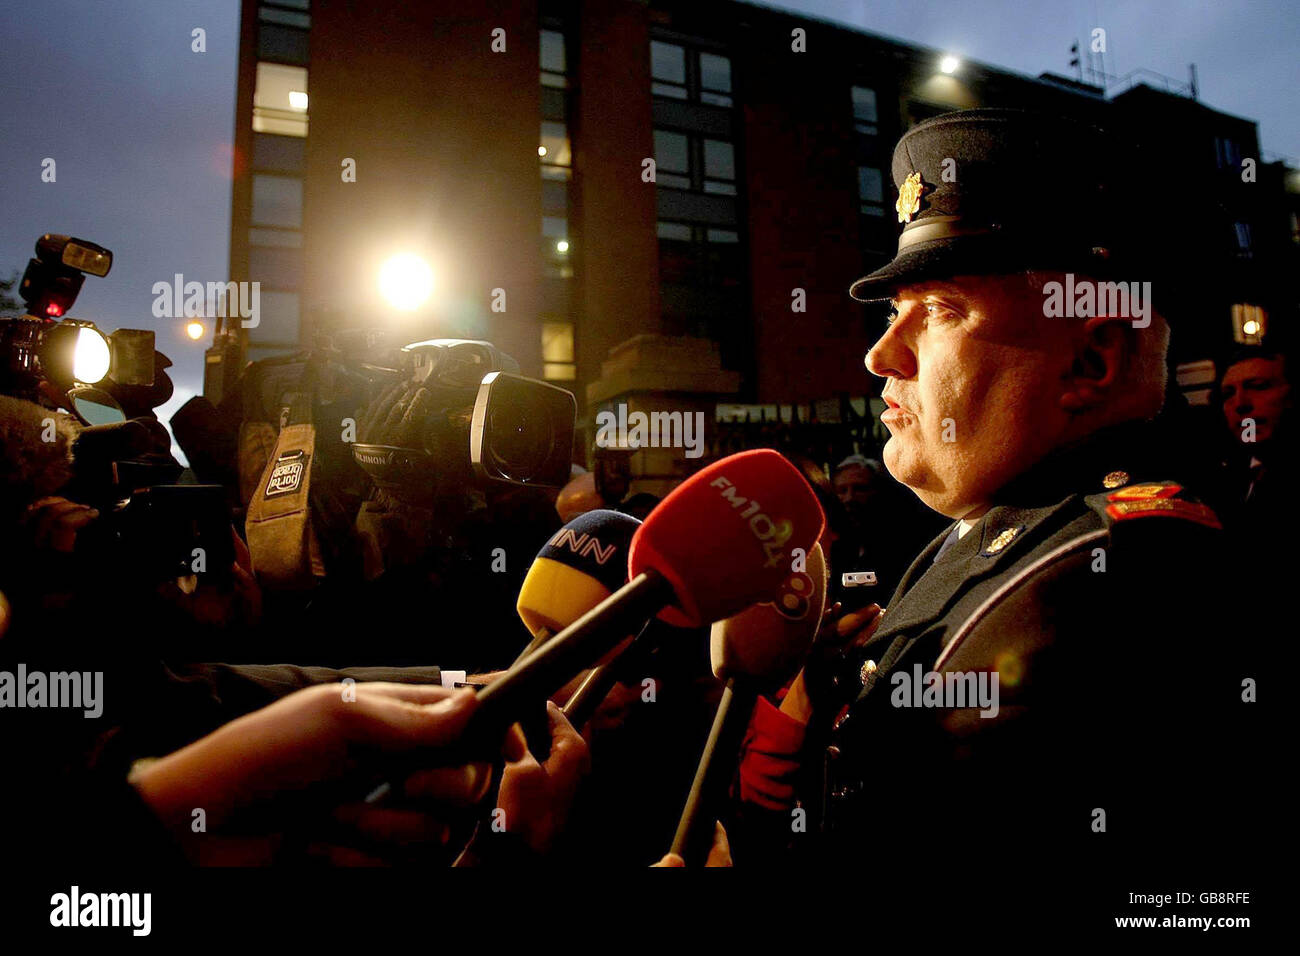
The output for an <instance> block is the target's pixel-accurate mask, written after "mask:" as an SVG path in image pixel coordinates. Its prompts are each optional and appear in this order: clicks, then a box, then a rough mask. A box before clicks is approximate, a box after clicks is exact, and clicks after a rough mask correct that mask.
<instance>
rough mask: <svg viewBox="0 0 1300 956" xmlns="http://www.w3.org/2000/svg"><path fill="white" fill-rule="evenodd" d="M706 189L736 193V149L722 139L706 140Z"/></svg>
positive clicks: (732, 194) (722, 192)
mask: <svg viewBox="0 0 1300 956" xmlns="http://www.w3.org/2000/svg"><path fill="white" fill-rule="evenodd" d="M704 191H705V192H706V193H721V194H722V195H725V196H734V195H736V151H735V148H734V147H733V146H732V145H731V144H730V143H728V142H725V141H723V140H720V139H706V140H705V141H704Z"/></svg>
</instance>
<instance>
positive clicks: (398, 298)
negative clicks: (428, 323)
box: [379, 252, 433, 312]
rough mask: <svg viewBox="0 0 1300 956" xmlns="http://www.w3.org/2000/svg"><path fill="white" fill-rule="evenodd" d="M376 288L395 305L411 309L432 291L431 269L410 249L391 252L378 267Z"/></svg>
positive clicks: (405, 309) (402, 308) (417, 306)
mask: <svg viewBox="0 0 1300 956" xmlns="http://www.w3.org/2000/svg"><path fill="white" fill-rule="evenodd" d="M379 291H380V292H381V293H382V294H383V296H384V298H385V299H387V300H388V304H389V305H391V306H392V307H393V308H394V309H397V310H399V311H401V312H413V311H415V310H416V309H418V308H419V307H420V306H422V305H424V303H425V302H427V301H428V299H429V296H430V295H432V294H433V269H431V268H430V267H429V263H427V262H425V261H424V260H423V259H421V258H420V257H419V256H417V255H414V254H412V253H409V252H405V253H402V254H401V255H396V256H393V257H392V258H391V259H389V260H388V261H387V262H385V263H384V264H383V266H382V267H380V270H379Z"/></svg>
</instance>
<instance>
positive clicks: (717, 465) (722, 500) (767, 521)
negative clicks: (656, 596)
mask: <svg viewBox="0 0 1300 956" xmlns="http://www.w3.org/2000/svg"><path fill="white" fill-rule="evenodd" d="M825 524H826V516H825V515H824V514H823V513H822V508H821V504H820V503H819V502H818V501H817V496H816V495H815V494H814V493H813V490H812V487H811V486H810V485H809V484H808V482H807V481H806V480H805V479H804V477H803V475H802V474H800V472H799V469H797V468H796V467H795V466H794V465H792V464H790V462H788V461H787V460H786V459H785V458H783V457H782V456H781V455H780V454H778V453H777V452H775V451H772V450H771V449H768V448H760V449H756V450H754V451H745V452H741V453H740V454H738V455H731V456H729V457H727V458H723V459H722V460H721V461H716V462H714V463H713V464H712V465H709V466H708V467H707V468H705V469H703V470H701V471H699V472H696V473H695V474H694V475H692V476H691V477H690V478H688V479H687V480H686V481H684V482H682V484H681V485H679V486H678V487H677V488H676V489H674V490H673V491H672V493H671V494H669V495H668V497H667V498H665V499H664V500H663V501H662V502H660V504H659V506H658V507H656V508H655V510H654V511H652V512H651V513H650V516H649V517H648V518H646V520H645V523H644V524H642V525H641V527H640V528H639V529H638V530H637V533H636V534H635V535H634V536H633V538H632V549H631V554H630V555H629V562H628V576H629V577H636V576H637V575H638V574H641V573H643V572H645V571H648V570H654V571H657V572H658V573H659V574H661V575H663V576H664V578H666V579H667V581H668V582H669V584H671V585H672V588H673V591H674V593H675V594H676V597H677V602H676V605H675V606H672V607H668V608H665V609H664V610H663V611H662V612H660V615H659V616H660V617H661V618H662V619H663V620H664V621H665V622H667V623H669V624H674V625H677V626H678V627H700V626H702V625H704V624H709V623H711V622H713V621H718V620H721V619H722V618H725V617H730V616H731V615H733V614H735V613H737V612H739V611H741V610H743V609H744V608H746V607H748V606H749V605H751V604H756V603H758V602H759V601H769V600H771V599H772V598H773V596H774V595H775V594H776V592H777V589H778V588H780V586H781V582H782V581H784V580H785V579H786V577H787V576H788V575H789V574H790V570H791V566H792V562H793V558H792V557H791V552H792V551H793V550H794V549H795V548H802V549H803V550H804V553H805V554H806V553H807V552H808V551H809V550H810V549H811V548H812V546H813V544H814V542H816V540H817V539H818V538H819V537H820V536H821V533H822V529H823V527H824V526H825Z"/></svg>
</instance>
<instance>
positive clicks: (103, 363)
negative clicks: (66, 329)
mask: <svg viewBox="0 0 1300 956" xmlns="http://www.w3.org/2000/svg"><path fill="white" fill-rule="evenodd" d="M111 362H112V354H111V353H110V352H109V348H108V339H106V338H104V336H103V335H102V334H101V333H99V332H96V331H95V330H94V329H87V328H81V329H78V330H77V344H76V345H75V346H74V347H73V352H72V377H73V378H75V379H76V380H77V381H78V382H85V383H87V384H88V385H93V384H94V383H95V382H98V381H99V380H100V379H102V378H103V377H104V376H105V375H107V374H108V367H109V364H110V363H111Z"/></svg>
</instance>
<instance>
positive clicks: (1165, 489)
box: [1087, 481, 1223, 531]
mask: <svg viewBox="0 0 1300 956" xmlns="http://www.w3.org/2000/svg"><path fill="white" fill-rule="evenodd" d="M1087 502H1088V504H1089V505H1091V506H1092V508H1093V510H1094V511H1096V512H1097V513H1098V514H1100V515H1101V517H1102V519H1103V520H1104V521H1105V522H1106V525H1107V527H1110V526H1111V525H1114V524H1117V523H1119V522H1121V521H1132V520H1134V519H1136V518H1178V519H1181V520H1183V521H1193V522H1195V523H1196V524H1200V525H1204V526H1205V527H1207V528H1214V529H1216V530H1219V531H1222V530H1223V525H1222V524H1221V523H1220V522H1219V517H1218V515H1216V514H1215V513H1214V511H1213V509H1211V508H1210V507H1209V505H1206V504H1202V503H1201V502H1199V501H1197V500H1196V499H1194V498H1192V497H1190V496H1188V495H1187V494H1185V493H1184V489H1183V486H1182V485H1180V484H1178V483H1176V482H1173V481H1149V482H1144V483H1142V484H1131V485H1127V484H1126V485H1123V486H1121V487H1117V488H1114V489H1112V490H1110V491H1106V492H1103V493H1102V494H1097V495H1089V496H1088V497H1087Z"/></svg>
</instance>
